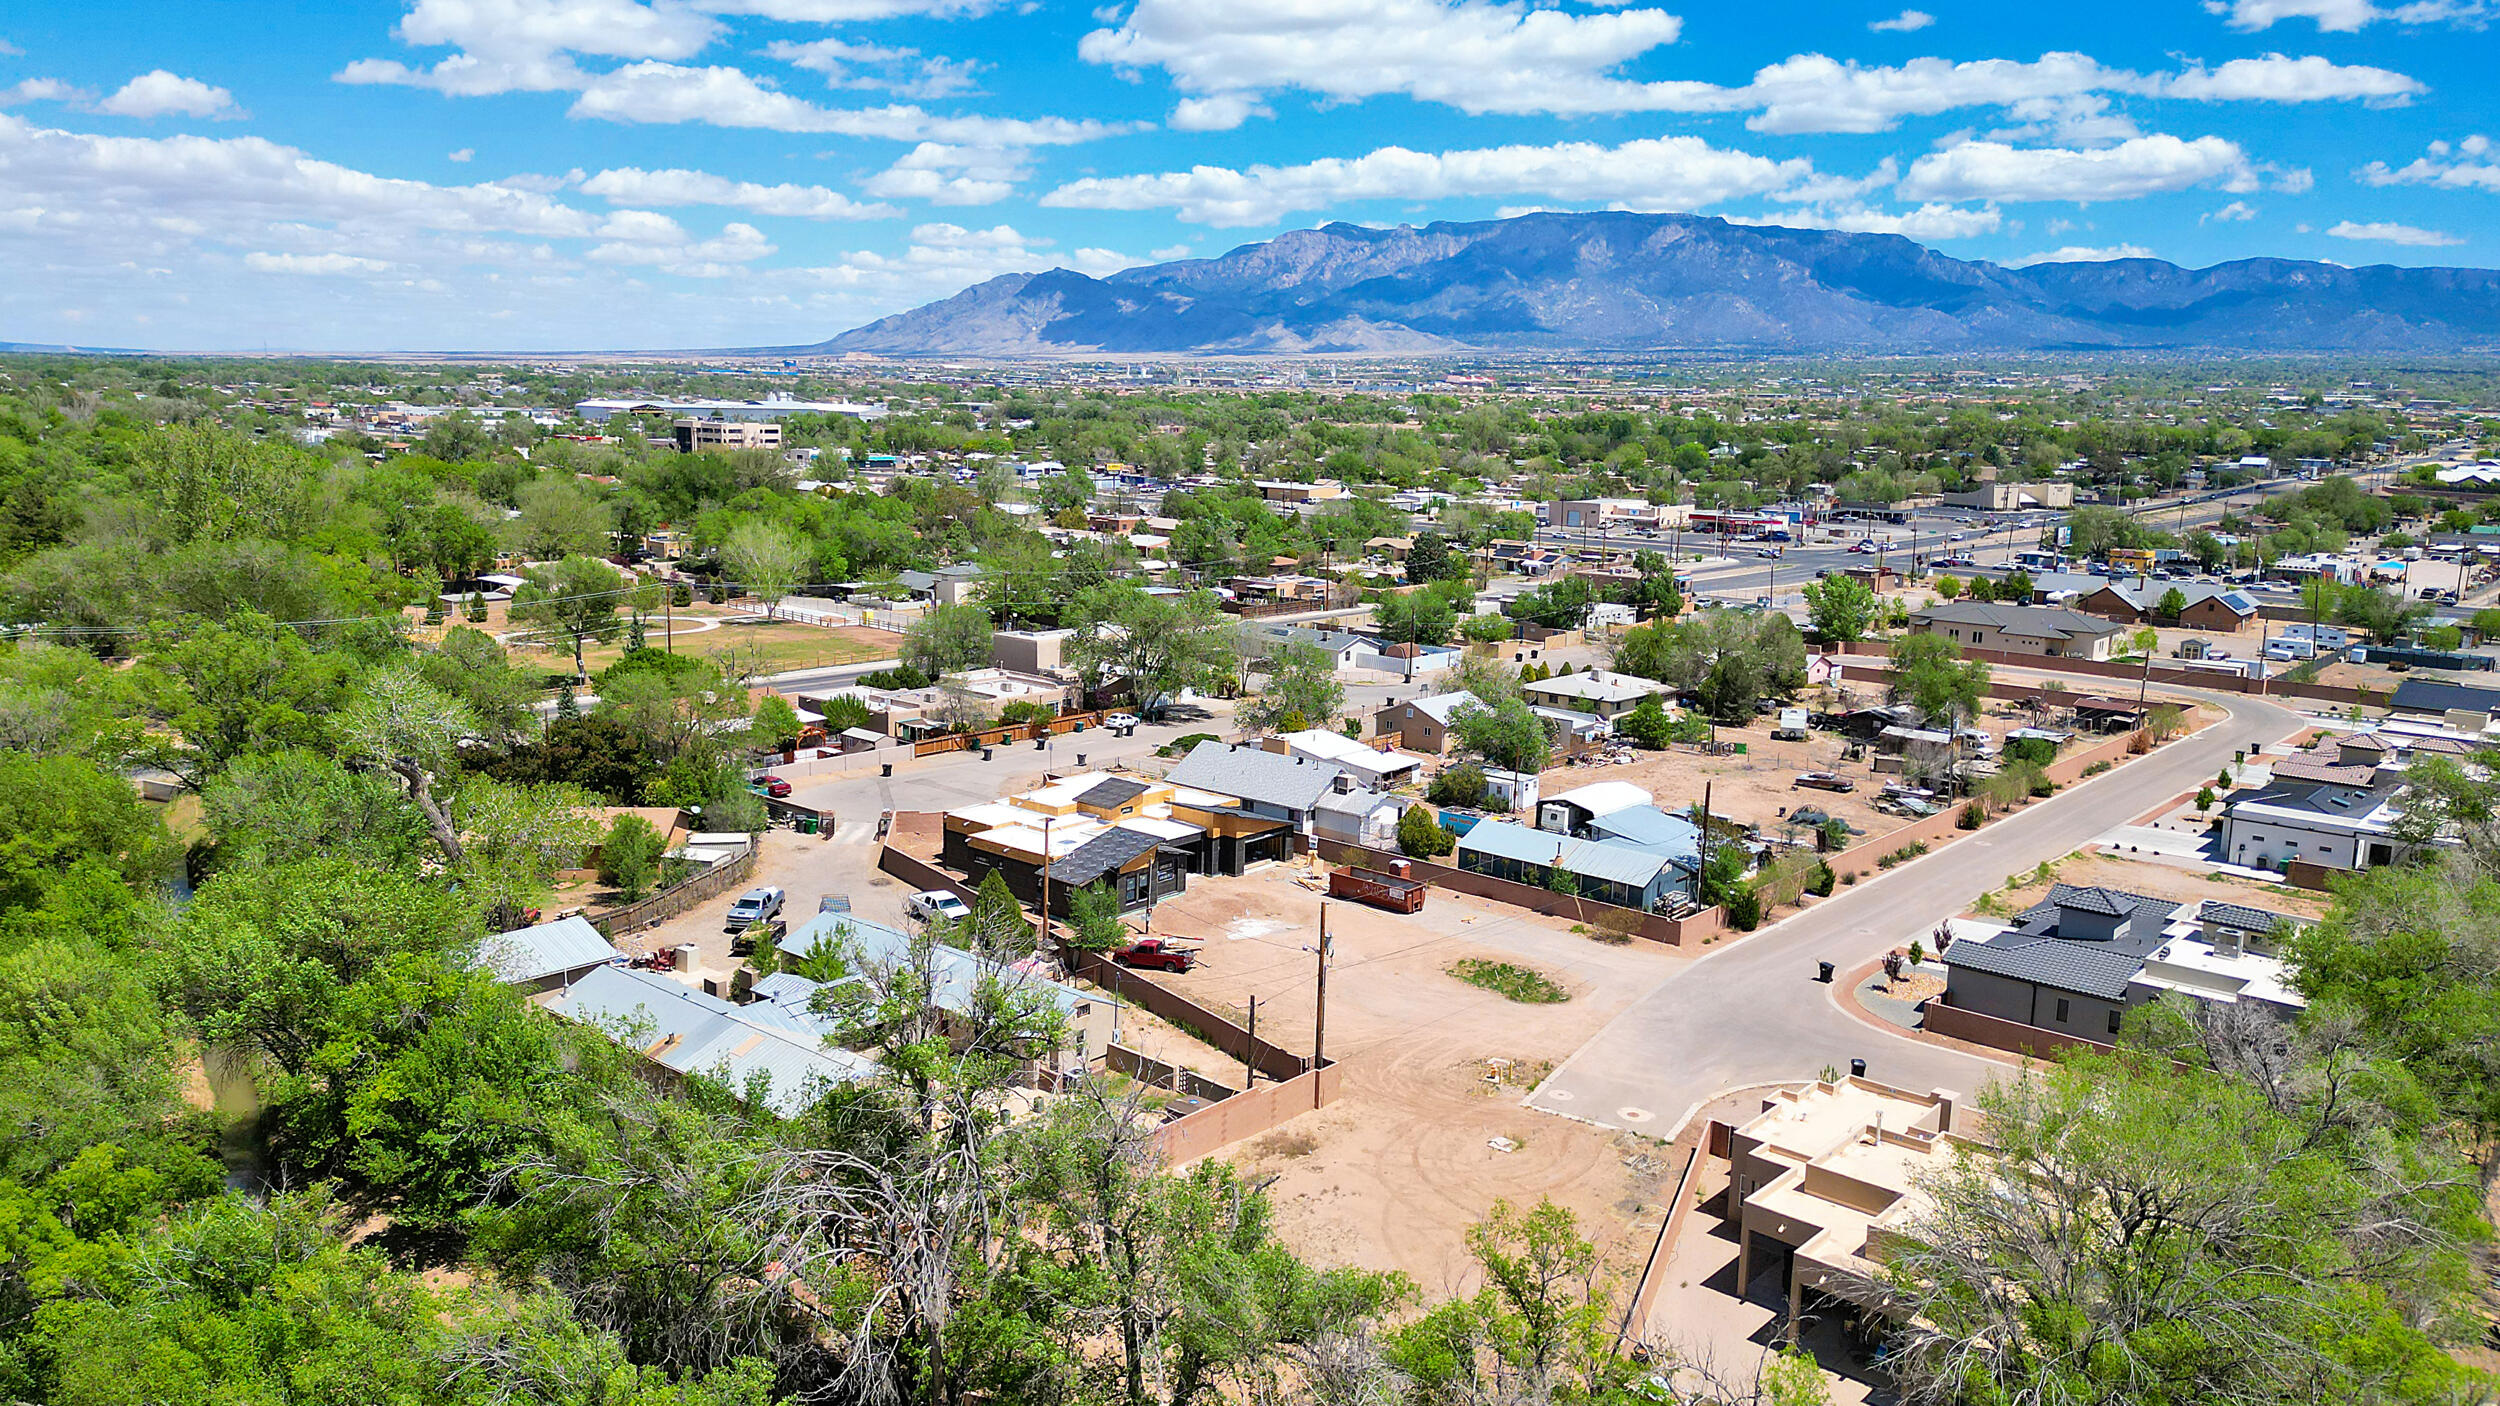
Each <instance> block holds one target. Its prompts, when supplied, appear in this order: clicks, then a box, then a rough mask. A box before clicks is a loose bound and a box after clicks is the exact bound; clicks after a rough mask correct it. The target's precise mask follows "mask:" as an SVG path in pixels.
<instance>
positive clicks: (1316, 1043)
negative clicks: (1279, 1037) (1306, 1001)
mask: <svg viewBox="0 0 2500 1406" xmlns="http://www.w3.org/2000/svg"><path fill="white" fill-rule="evenodd" d="M1327 1049H1328V905H1327V904H1326V903H1322V904H1320V906H1319V1008H1318V1011H1317V1013H1316V1014H1315V1015H1314V1016H1313V1017H1312V1020H1311V1067H1312V1068H1313V1069H1317V1068H1319V1067H1320V1066H1321V1065H1323V1064H1326V1063H1327V1062H1328V1056H1327Z"/></svg>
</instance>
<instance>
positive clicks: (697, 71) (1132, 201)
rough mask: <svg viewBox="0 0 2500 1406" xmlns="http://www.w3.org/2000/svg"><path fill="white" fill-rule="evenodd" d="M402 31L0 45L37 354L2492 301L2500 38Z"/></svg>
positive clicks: (1047, 14) (2018, 11)
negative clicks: (2054, 289)
mask: <svg viewBox="0 0 2500 1406" xmlns="http://www.w3.org/2000/svg"><path fill="white" fill-rule="evenodd" d="M1919 6H1920V7H1919V8H1915V9H1903V8H1899V7H1897V6H1893V5H1884V6H1872V5H1856V4H1842V3H1823V4H1796V3H1787V0H1755V2H1754V3H1749V4H1744V5H1729V4H1725V3H1716V4H1710V5H1701V4H1696V3H1673V0H1618V2H1617V3H1602V2H1597V0H1561V2H1560V3H1497V2H1496V0H1124V3H1117V4H1110V5H1104V6H1100V7H1090V6H1086V5H1082V4H1075V5H1066V4H1052V3H1021V4H1020V3H1016V0H373V3H332V4H320V3H310V2H309V0H293V2H292V3H288V0H268V3H263V4H259V5H254V6H248V7H246V6H235V5H222V4H221V5H211V4H205V3H199V0H193V3H188V4H176V3H162V2H161V0H136V2H135V3H124V4H120V5H117V6H116V7H115V8H114V11H113V22H112V23H110V24H99V23H98V22H97V12H96V11H95V10H94V9H93V8H91V7H88V6H84V5H70V4H65V3H61V0H30V3H28V4H25V5H21V6H13V7H11V8H10V12H9V13H8V14H7V15H6V16H5V17H0V261H5V266H6V267H7V268H8V269H9V270H10V271H11V273H12V274H13V275H14V276H13V277H11V278H8V279H5V280H0V339H7V340H15V341H45V342H49V341H66V342H78V343H86V344H90V345H137V346H150V347H164V348H178V349H200V350H209V349H239V350H252V349H259V348H262V347H269V348H276V349H295V350H333V351H358V350H387V349H441V350H484V349H503V350H534V349H567V348H599V347H626V346H632V347H659V346H721V345H764V344H773V343H783V342H798V341H813V340H817V339H820V338H822V337H825V336H829V335H831V334H833V333H835V332H838V331H841V330H843V329H845V328H848V327H851V326H854V325H857V324H858V323H860V322H863V321H866V320H868V319H870V318H873V317H876V316H879V315H882V314H884V313H887V312H892V311H896V310H898V309H901V308H905V307H910V306H914V305H916V304H918V303H921V302H924V301H927V300H929V299H931V298H936V297H942V296H945V295H947V294H950V293H953V292H955V291H956V290H958V289H960V288H962V287H964V286H967V285H969V284H971V283H974V282H977V281H979V280H981V279H983V278H987V277H990V276H992V275H994V274H998V273H1003V272H1010V271H1016V270H1025V269H1035V268H1042V267H1047V266H1051V265H1065V266H1068V267H1072V268H1077V269H1082V270H1084V271H1086V272H1089V273H1096V274H1100V273H1105V272H1109V271H1111V270H1113V269H1116V268H1119V267H1121V266H1123V265H1126V264H1132V263H1138V262H1144V261H1149V260H1154V259H1165V258H1177V257H1185V256H1197V255H1211V254H1216V253H1220V252H1222V251H1224V250H1225V249H1228V248H1231V247H1233V246H1235V245H1237V244H1242V243H1246V242H1250V241H1254V240H1259V239H1264V238H1267V237H1270V236H1272V235H1274V234H1276V233H1277V232H1279V231H1281V230H1286V229H1293V228H1298V227H1304V226H1310V225H1316V224H1321V223H1325V222H1327V221H1330V220H1351V221H1358V222H1364V223H1374V224H1397V223H1401V222H1413V223H1422V222H1425V221H1430V220H1438V219H1482V218H1487V217H1490V216H1493V215H1496V214H1501V213H1508V212H1514V211H1519V210H1527V209H1607V208H1629V209H1638V210H1679V211H1697V212H1701V213H1707V214H1717V215H1723V216H1726V217H1728V218H1730V219H1737V220H1754V221H1764V222H1770V223H1780V224H1791V225H1818V226H1829V227H1835V228H1842V229H1856V230H1875V231H1887V232H1897V233H1902V234H1906V235H1908V236H1910V237H1912V238H1915V239H1919V240H1921V241H1922V242H1925V243H1928V244H1931V245H1933V246H1935V247H1937V248H1939V249H1942V250H1944V251H1946V252H1948V253H1950V254H1953V255H1955V256H1957V257H1961V258H1984V259H1993V260H1997V261H1999V262H2002V263H2009V264H2011V263H2020V262H2026V261H2030V260H2035V259H2039V258H2043V257H2057V258H2093V257H2112V256H2118V255H2134V254H2149V255H2154V256H2158V257H2161V258H2166V259H2171V260H2174V261H2177V262H2180V263H2184V264H2191V265H2204V264H2211V263H2215V262H2219V261H2222V260H2226V259H2233V258H2242V257H2248V256H2252V255H2279V256H2286V257H2295V258H2311V259H2328V260H2334V261H2337V262H2341V263H2347V264H2363V263H2406V264H2429V263H2454V264H2472V265H2485V266H2487V265H2491V264H2493V263H2495V262H2500V218H2496V216H2500V104H2495V103H2494V101H2493V100H2492V98H2491V97H2490V89H2489V71H2490V67H2491V62H2492V60H2493V59H2494V58H2495V57H2496V56H2500V33H2495V31H2494V29H2493V28H2491V27H2490V26H2492V25H2493V24H2494V23H2495V22H2500V0H2411V2H2410V3H2403V2H2401V0H2400V3H2395V4H2388V3H2384V0H2108V3H2103V4H2098V5H2091V6H2079V7H2067V6H2033V5H2008V4H2002V3H1988V4H1962V3H1956V0H1919Z"/></svg>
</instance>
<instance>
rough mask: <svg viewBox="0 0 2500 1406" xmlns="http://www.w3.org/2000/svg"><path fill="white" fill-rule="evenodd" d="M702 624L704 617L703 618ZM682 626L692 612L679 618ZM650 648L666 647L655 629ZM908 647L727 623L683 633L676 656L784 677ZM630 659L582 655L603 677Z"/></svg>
mask: <svg viewBox="0 0 2500 1406" xmlns="http://www.w3.org/2000/svg"><path fill="white" fill-rule="evenodd" d="M698 618H700V617H698ZM678 619H679V622H680V624H681V625H682V623H683V622H684V620H685V619H686V612H680V613H679V615H678ZM645 642H646V643H648V644H649V645H650V646H651V647H652V648H654V649H657V648H660V647H661V643H662V637H661V633H660V631H659V629H658V628H657V627H656V626H654V627H653V628H652V629H651V630H650V631H649V632H648V634H647V635H646V637H645ZM901 645H902V637H901V636H900V635H892V634H887V633H885V632H883V631H879V630H853V629H836V630H828V629H825V628H823V627H821V626H817V625H793V624H784V623H778V622H773V623H767V622H764V621H760V620H759V621H755V622H752V623H748V622H742V621H724V622H722V623H721V625H720V626H719V627H718V628H715V629H710V630H702V631H688V630H685V629H683V628H681V629H679V630H678V631H677V638H676V650H677V652H678V653H680V654H691V655H694V656H696V657H697V658H709V657H711V656H713V655H719V654H734V655H736V656H737V658H738V661H739V662H740V663H742V664H745V665H747V666H748V668H749V669H750V670H751V671H752V672H754V673H757V674H778V673H783V672H785V671H788V670H791V669H812V668H821V667H823V666H825V665H829V664H856V663H858V662H860V661H862V660H867V659H891V658H893V657H894V651H895V650H896V649H898V648H900V647H901ZM624 653H625V646H624V642H623V641H622V640H620V641H618V642H617V643H615V644H612V645H593V646H592V647H590V648H589V649H586V650H584V651H582V660H583V662H584V663H586V664H587V665H588V666H589V668H590V672H592V673H594V674H595V673H597V672H599V671H600V670H601V669H603V668H606V667H607V666H608V665H610V664H613V663H615V662H616V661H617V660H618V659H619V658H621V657H622V656H623V655H624ZM534 657H536V658H538V659H540V660H543V661H544V662H545V663H546V664H547V665H548V666H549V667H550V668H557V669H560V668H562V667H564V665H565V664H566V663H568V662H569V661H570V660H571V658H572V656H571V654H570V653H569V652H567V651H564V650H562V649H550V650H543V651H538V652H536V653H535V655H534Z"/></svg>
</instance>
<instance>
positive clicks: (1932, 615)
mask: <svg viewBox="0 0 2500 1406" xmlns="http://www.w3.org/2000/svg"><path fill="white" fill-rule="evenodd" d="M1910 619H1911V620H1912V621H1914V622H1916V623H1918V624H1921V625H1926V624H1930V623H1935V622H1941V623H1944V624H1947V625H1984V626H1986V627H1988V628H1989V629H1991V630H2001V631H2003V632H2005V633H2007V634H2014V635H2031V636H2035V637H2038V638H2042V639H2076V638H2082V639H2098V638H2100V637H2101V636H2103V635H2114V634H2117V633H2118V630H2119V627H2118V626H2117V625H2114V624H2112V623H2110V622H2109V621H2107V620H2103V619H2101V618H2100V617H2099V616H2097V615H2086V614H2084V613H2083V612H2082V611H2080V610H2068V609H2067V608H2066V607H2064V606H2062V605H1992V604H1989V603H1986V602H1983V601H1949V602H1946V603H1944V604H1942V605H1931V606H1929V607H1928V608H1927V609H1925V610H1922V611H1919V612H1918V613H1917V614H1915V615H1913V616H1911V617H1910Z"/></svg>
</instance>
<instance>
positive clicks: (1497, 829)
mask: <svg viewBox="0 0 2500 1406" xmlns="http://www.w3.org/2000/svg"><path fill="white" fill-rule="evenodd" d="M1458 853H1459V855H1460V856H1461V857H1462V858H1463V857H1464V856H1466V855H1469V854H1482V855H1485V856H1487V857H1490V858H1494V859H1508V860H1511V861H1513V862H1515V863H1520V864H1535V865H1541V866H1544V867H1548V868H1551V867H1555V866H1560V867H1561V868H1562V869H1563V870H1564V871H1565V872H1567V873H1571V874H1576V875H1578V876H1580V877H1581V878H1584V879H1598V880H1601V881H1604V882H1606V883H1615V884H1628V885H1630V886H1631V887H1633V888H1646V887H1648V886H1649V884H1650V881H1651V880H1653V879H1656V878H1657V877H1658V871H1659V870H1661V869H1663V868H1665V867H1666V866H1667V860H1666V858H1665V856H1663V855H1657V854H1652V853H1650V852H1649V851H1647V850H1645V849H1639V848H1636V847H1634V846H1632V845H1627V844H1623V843H1620V842H1617V841H1612V840H1574V839H1568V838H1565V837H1564V836H1561V835H1556V834H1552V833H1549V832H1547V831H1544V830H1531V829H1529V828H1528V827H1527V826H1525V825H1522V824H1520V823H1519V822H1517V821H1515V820H1489V821H1486V822H1484V823H1483V824H1481V825H1477V826H1475V827H1473V828H1471V829H1470V830H1468V832H1467V833H1466V834H1464V835H1461V836H1459V837H1458ZM1461 867H1464V866H1463V865H1462V866H1461Z"/></svg>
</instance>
